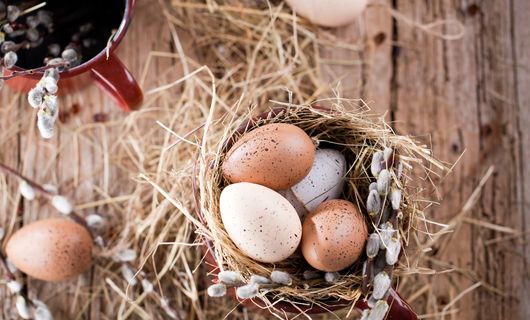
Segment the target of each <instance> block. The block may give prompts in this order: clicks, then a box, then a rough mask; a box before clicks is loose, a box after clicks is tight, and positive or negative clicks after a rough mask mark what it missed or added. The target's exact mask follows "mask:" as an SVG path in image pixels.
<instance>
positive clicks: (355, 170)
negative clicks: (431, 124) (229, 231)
mask: <svg viewBox="0 0 530 320" xmlns="http://www.w3.org/2000/svg"><path fill="white" fill-rule="evenodd" d="M160 8H161V9H162V10H161V12H163V15H162V16H161V17H158V18H161V19H162V18H163V19H166V20H167V22H168V26H169V28H170V31H171V34H172V38H173V42H174V48H175V49H176V50H175V51H176V52H160V51H153V52H151V54H150V55H149V58H148V59H147V61H146V62H145V67H144V71H143V72H142V76H141V78H140V80H141V83H142V85H143V87H144V88H145V89H146V90H145V91H146V93H147V95H146V101H145V103H144V108H143V109H142V110H140V111H138V112H135V113H132V114H130V115H128V116H127V117H124V118H123V117H121V116H120V117H117V116H116V117H112V118H111V120H110V121H109V122H106V123H96V124H84V125H79V126H78V127H71V126H62V128H61V140H60V141H57V146H56V147H52V146H50V145H48V144H47V143H45V142H42V141H39V140H35V139H34V138H33V137H35V136H36V135H35V132H34V129H32V128H33V127H32V126H25V125H24V124H28V123H32V122H31V118H30V117H31V116H34V115H30V114H29V113H28V112H21V113H20V114H19V112H18V111H17V109H16V107H14V106H13V105H12V104H10V105H9V106H6V108H5V109H4V112H5V115H9V114H10V112H11V113H12V114H16V115H17V117H16V119H17V120H16V121H14V122H13V128H5V129H6V130H5V131H6V132H7V134H6V135H3V136H2V137H1V138H0V144H1V145H2V150H8V148H9V145H12V144H13V143H14V142H15V141H16V140H17V134H19V133H20V132H22V133H23V134H24V135H27V137H29V138H28V140H26V141H25V143H26V145H27V146H28V147H27V148H25V150H22V152H21V153H22V155H21V158H22V160H23V165H22V171H24V173H25V174H28V175H30V176H34V177H35V180H38V181H41V182H43V183H45V182H54V183H57V184H59V185H60V186H61V190H74V191H71V192H70V193H68V194H67V195H69V196H71V197H72V198H75V199H76V201H77V210H78V211H80V212H82V213H83V214H88V213H92V212H101V213H103V214H104V216H105V217H106V218H107V219H108V224H109V226H110V227H109V232H108V237H107V246H106V247H105V248H104V249H102V250H101V251H99V252H97V258H96V261H95V266H94V268H93V270H92V273H91V274H90V275H85V276H83V277H81V278H80V279H79V280H78V281H72V282H68V283H64V284H42V283H38V282H35V281H32V280H29V282H30V291H31V294H36V295H38V296H39V298H41V299H42V300H45V301H46V302H48V303H49V304H50V305H51V306H52V309H53V310H55V311H56V314H57V315H58V316H57V317H58V318H59V319H61V318H64V319H81V318H84V317H86V316H87V315H90V313H91V312H92V313H94V312H98V313H101V314H105V315H106V317H107V318H113V319H114V318H117V319H167V318H168V317H169V318H171V317H173V318H176V319H194V318H198V319H223V318H224V317H225V316H226V317H228V318H234V319H250V318H252V319H260V318H267V317H268V316H267V315H266V314H263V315H262V314H258V313H250V312H249V311H248V310H247V309H246V308H242V307H240V306H238V304H237V303H235V302H234V301H232V300H231V299H229V298H227V299H221V300H212V299H210V298H208V297H207V295H206V294H205V292H204V289H205V288H206V286H207V285H208V283H209V279H208V278H206V277H205V272H206V271H205V268H204V263H203V258H204V254H203V252H202V250H201V246H202V242H201V241H202V240H201V239H202V238H200V237H197V236H198V235H200V236H204V237H208V238H210V239H214V240H215V241H214V243H215V245H216V248H217V254H218V256H219V257H221V258H222V261H223V262H224V264H223V267H229V268H231V269H238V270H242V271H243V272H244V273H245V274H246V275H248V274H250V273H264V274H267V273H268V272H269V271H270V266H267V265H261V264H256V263H254V262H253V261H251V260H249V259H248V258H246V257H244V256H242V255H241V254H240V252H238V250H237V249H236V248H235V247H234V246H233V245H232V244H231V242H230V241H229V239H228V238H227V237H226V234H225V232H224V231H223V229H222V225H221V224H220V222H219V216H218V210H217V204H216V199H218V194H219V190H220V187H222V181H221V178H220V176H219V170H218V165H219V161H221V160H222V153H223V150H222V142H223V141H225V140H226V139H227V138H228V137H229V136H230V135H231V134H232V132H233V130H234V129H235V128H236V127H237V126H238V125H239V124H240V122H241V121H243V120H244V119H245V118H248V117H251V116H253V115H256V114H257V113H259V112H261V111H264V110H267V109H268V108H270V107H271V106H273V105H275V104H276V105H281V104H282V103H287V102H288V103H287V105H288V106H289V107H290V108H291V109H289V110H290V111H289V113H288V115H286V116H284V117H283V118H281V120H282V121H289V122H292V123H296V124H297V125H299V126H301V127H303V128H304V129H306V130H309V131H312V132H313V133H314V134H316V135H317V136H319V138H320V139H321V140H329V141H332V142H335V143H337V142H339V143H343V144H344V148H345V149H346V150H348V152H350V156H349V157H350V159H353V155H354V154H355V155H357V157H358V160H356V161H352V162H351V165H352V167H351V170H350V172H349V183H348V188H349V190H350V192H349V194H351V195H352V200H354V201H355V202H357V203H358V204H359V206H360V207H361V208H362V207H363V201H362V200H363V199H364V198H365V196H366V185H367V183H368V181H369V179H368V175H367V173H366V171H365V168H366V164H367V161H369V160H368V159H369V158H370V154H371V152H373V150H374V149H375V148H381V147H382V146H387V145H388V146H396V147H397V148H398V149H399V152H400V155H401V156H402V157H403V159H404V160H405V161H406V162H407V163H409V164H410V165H411V166H414V167H416V168H418V167H419V168H421V171H420V174H419V175H416V173H414V175H412V173H410V175H409V176H408V177H407V180H409V181H410V180H414V179H425V180H429V177H430V176H431V175H432V174H433V172H435V171H438V170H439V169H440V168H441V167H443V164H441V163H439V162H437V161H436V160H434V159H432V158H431V157H430V155H429V151H428V148H426V147H423V146H419V145H417V144H415V143H414V142H413V140H411V139H410V138H408V137H403V136H399V135H395V134H394V133H393V132H392V131H391V130H390V128H389V127H388V126H387V125H385V124H384V123H383V122H382V121H380V120H379V119H378V118H375V117H373V116H371V115H369V113H370V112H369V108H368V107H367V106H366V105H365V104H364V103H363V102H362V101H361V100H346V99H343V98H342V97H341V96H340V93H339V91H334V88H332V87H330V86H329V85H328V83H327V81H326V80H325V76H324V75H323V74H322V73H321V72H322V69H323V64H324V63H325V64H334V63H340V61H331V60H329V59H327V60H324V59H322V58H321V56H320V52H321V49H322V47H323V46H326V47H328V48H330V47H331V48H340V49H341V50H346V51H349V52H351V53H352V55H355V54H358V53H359V52H361V51H362V50H363V49H364V44H363V43H353V44H352V43H343V42H341V41H339V40H337V39H336V38H335V37H334V36H333V35H332V34H331V33H327V32H325V31H323V30H320V29H318V28H316V27H314V26H311V25H308V24H307V23H305V22H304V21H303V20H301V19H299V18H297V17H295V16H294V15H292V14H291V13H290V11H289V10H288V9H287V8H285V5H284V4H283V2H282V1H273V2H256V1H251V0H246V1H242V2H241V1H235V0H228V1H224V2H223V4H220V3H217V2H215V1H212V0H208V1H206V3H202V2H199V1H185V2H182V1H176V0H175V1H173V2H172V3H171V6H166V5H165V4H160ZM155 59H172V60H174V61H175V63H177V64H179V65H182V74H179V75H174V72H175V71H174V69H172V68H168V69H167V70H154V71H153V70H152V69H151V68H152V61H153V60H155ZM204 65H207V66H208V67H205V66H204ZM168 78H171V79H172V80H171V81H168V82H166V83H162V81H161V80H160V79H168ZM323 96H324V97H332V98H330V99H324V100H317V99H319V98H320V97H323ZM14 101H15V100H13V101H12V102H14ZM273 101H281V102H279V103H274V102H273ZM309 103H316V104H319V105H325V106H328V107H333V108H334V109H335V110H336V113H335V114H334V118H331V116H330V115H329V114H327V113H323V112H319V111H316V110H314V109H310V108H308V107H307V105H308V104H309ZM284 106H285V104H284ZM293 106H300V107H299V108H294V107H293ZM298 112H300V113H301V115H298ZM279 119H280V118H275V119H274V120H273V119H271V120H268V121H277V120H279ZM309 119H314V120H315V121H309ZM157 121H158V125H157V124H156V123H157ZM21 124H22V125H21ZM28 128H29V129H28ZM31 146H38V147H31ZM37 149H38V150H40V151H39V157H40V158H39V159H51V160H41V161H39V163H40V165H41V166H40V167H39V168H38V169H36V170H35V169H31V168H30V167H31V166H32V165H33V163H35V161H34V160H33V159H34V155H35V150H37ZM86 153H93V154H96V155H101V157H100V158H95V159H94V163H93V164H92V165H93V170H92V174H93V175H94V176H97V177H99V178H97V179H94V180H92V182H91V183H89V184H87V182H86V181H90V179H91V177H87V176H84V174H85V171H86V169H84V168H83V167H82V165H83V163H84V165H86V162H85V161H84V158H83V156H84V155H85V154H86ZM70 158H71V159H70ZM56 159H70V161H68V160H66V161H64V160H61V161H64V163H67V164H68V165H71V166H72V167H71V171H72V172H73V173H72V174H71V175H66V176H63V175H60V174H57V166H55V165H54V164H53V161H55V160H56ZM197 159H199V162H198V164H199V167H198V169H199V175H198V177H199V180H198V181H199V182H200V183H199V187H200V194H201V197H200V199H201V210H202V211H203V213H205V217H206V218H207V222H208V225H204V224H203V223H202V222H200V221H199V219H198V217H197V215H196V212H195V209H196V208H195V202H194V199H193V189H194V179H195V178H196V177H197V171H196V170H197V167H196V166H197ZM210 160H213V161H214V168H213V170H212V169H210V168H209V164H210V162H209V161H210ZM12 164H13V163H12ZM13 165H14V164H13ZM0 188H1V190H2V197H1V199H0V207H1V211H2V212H4V213H6V214H5V215H4V216H3V220H2V223H3V226H6V229H7V231H8V232H12V231H13V230H14V229H16V226H17V224H19V222H20V218H19V216H18V211H19V209H20V203H21V202H20V198H19V196H18V195H17V192H16V183H15V182H13V181H9V180H6V179H3V178H2V179H0ZM408 190H409V193H408V196H407V201H406V204H407V207H406V210H405V213H406V216H407V217H408V218H409V219H408V221H407V223H406V224H405V225H403V226H402V230H401V232H402V233H403V235H404V236H405V237H404V238H405V239H406V240H407V242H408V243H409V244H410V245H411V249H410V250H409V251H407V254H406V256H405V257H404V258H403V259H402V260H401V264H400V268H399V270H398V271H399V272H398V275H399V274H400V275H401V277H400V281H399V288H400V292H401V293H402V294H403V295H404V296H405V297H409V299H411V300H412V301H419V300H422V301H423V300H428V301H427V302H426V303H425V304H428V303H430V302H431V300H433V299H434V300H436V297H435V293H433V290H432V286H431V285H430V283H429V280H428V278H426V277H424V276H422V275H424V274H427V275H429V274H436V271H434V270H432V269H431V268H425V267H423V261H424V260H425V259H432V258H429V257H426V252H428V250H429V248H430V247H431V246H432V244H433V243H435V242H437V241H439V239H440V236H441V235H443V234H445V233H448V232H451V231H452V230H454V229H455V228H457V226H458V224H459V223H461V220H458V221H455V223H454V224H453V223H450V224H449V225H435V224H433V223H432V222H431V221H430V220H429V219H428V218H427V217H426V216H425V215H424V214H423V208H425V207H428V206H429V205H430V202H428V201H424V200H423V199H422V198H421V197H420V196H419V194H420V192H421V191H422V190H419V189H417V188H415V187H414V184H413V183H411V184H410V188H409V189H408ZM80 195H83V196H80ZM86 195H90V197H88V196H86ZM39 205H40V204H39ZM25 206H26V210H33V211H34V212H40V214H39V215H38V217H39V218H40V217H43V216H46V215H48V214H51V215H54V214H55V213H53V212H52V213H50V212H48V210H47V209H46V208H45V209H38V210H37V207H36V206H37V204H25ZM33 211H32V212H33ZM466 212H467V211H466ZM25 217H26V218H25V219H26V220H27V221H31V220H36V219H37V214H28V215H26V216H25ZM466 221H468V222H469V220H466ZM433 228H438V231H436V232H435V231H432V229H433ZM425 239H427V241H426V242H425ZM123 248H133V249H134V250H135V251H136V252H137V253H138V259H137V261H136V262H135V263H134V264H133V265H132V267H133V268H134V269H135V270H138V276H139V277H140V278H145V279H147V280H148V281H150V282H151V283H153V284H154V285H155V289H154V292H153V293H145V292H144V291H143V290H142V288H141V286H140V285H136V286H130V285H128V284H127V283H126V282H125V281H124V279H123V277H122V275H121V273H120V264H119V263H116V262H113V261H112V260H111V259H109V257H111V256H112V255H113V254H115V253H116V252H118V251H119V250H120V249H123ZM281 267H282V268H286V269H289V268H292V266H291V265H282V266H281ZM418 279H420V280H418ZM426 279H427V280H426ZM358 281H359V274H358V267H356V268H354V272H353V273H351V274H350V276H348V277H347V279H346V280H345V281H344V282H343V283H342V282H341V283H339V284H337V286H336V287H333V288H324V287H325V286H323V285H322V284H321V283H315V284H311V286H310V287H309V289H305V288H303V287H302V286H299V285H296V286H295V287H293V288H290V289H281V290H278V291H277V292H275V293H276V294H277V295H278V296H281V297H283V298H286V299H293V296H296V297H297V298H302V299H304V300H305V301H318V300H319V299H321V298H322V297H325V296H333V297H340V298H345V299H348V300H351V301H354V300H356V299H357V298H358V297H359V294H358V289H357V285H358ZM349 286H351V288H349ZM319 288H322V289H323V290H318V289H319ZM471 289H474V287H470V290H471ZM3 296H8V294H6V293H5V292H4V293H3ZM458 297H459V296H457V297H456V298H458ZM164 299H167V301H168V304H169V306H170V307H169V308H167V307H165V304H164V303H163V301H166V300H164ZM63 301H71V305H69V306H65V305H64V304H63ZM422 303H423V302H422ZM452 307H453V305H452V304H451V305H449V306H448V307H447V308H444V309H443V310H441V309H442V308H438V309H437V310H441V311H442V313H445V314H453V313H454V312H456V311H455V309H452ZM93 309H95V310H97V311H94V310H93ZM91 310H92V311H91ZM425 310H427V309H425ZM166 311H167V312H166ZM350 311H351V310H345V311H344V312H342V313H330V314H328V315H322V316H320V317H316V316H314V317H313V318H321V319H328V318H334V319H344V318H346V317H351V314H350ZM172 312H174V314H173V315H172V314H171V313H172ZM276 316H277V317H278V318H292V317H296V316H295V315H286V314H277V315H276ZM426 317H430V315H426Z"/></svg>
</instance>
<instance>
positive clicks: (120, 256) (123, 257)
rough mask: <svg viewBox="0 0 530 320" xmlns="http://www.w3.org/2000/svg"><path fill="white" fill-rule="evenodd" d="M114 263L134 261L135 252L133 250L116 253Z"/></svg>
mask: <svg viewBox="0 0 530 320" xmlns="http://www.w3.org/2000/svg"><path fill="white" fill-rule="evenodd" d="M112 258H113V259H114V260H115V261H121V262H130V261H134V260H136V251H134V250H133V249H123V250H120V251H118V252H117V253H116V254H115V255H114V256H113V257H112Z"/></svg>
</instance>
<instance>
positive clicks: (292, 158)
mask: <svg viewBox="0 0 530 320" xmlns="http://www.w3.org/2000/svg"><path fill="white" fill-rule="evenodd" d="M314 158H315V145H314V144H313V141H312V140H311V138H310V137H309V136H308V135H307V134H306V133H305V132H304V131H303V130H302V129H300V128H298V127H297V126H294V125H292V124H285V123H273V124H268V125H264V126H262V127H259V128H256V129H254V130H252V131H250V132H248V133H246V134H245V135H243V136H242V137H241V138H240V139H239V140H238V141H237V142H236V143H235V144H234V145H233V146H232V148H230V150H229V151H228V153H227V154H226V157H225V160H224V162H223V167H222V171H223V176H224V177H225V178H226V179H227V180H229V181H230V182H232V183H236V182H252V183H256V184H260V185H263V186H266V187H268V188H271V189H274V190H281V189H287V188H290V187H291V186H293V185H295V184H296V183H298V182H300V181H301V180H302V179H303V178H304V177H305V176H306V175H307V174H308V173H309V171H310V170H311V166H312V165H313V160H314Z"/></svg>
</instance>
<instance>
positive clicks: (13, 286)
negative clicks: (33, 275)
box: [7, 280, 22, 294]
mask: <svg viewBox="0 0 530 320" xmlns="http://www.w3.org/2000/svg"><path fill="white" fill-rule="evenodd" d="M7 287H8V288H9V290H10V291H11V293H13V294H15V293H19V292H20V290H22V283H20V282H19V281H17V280H11V281H9V282H8V283H7Z"/></svg>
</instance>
